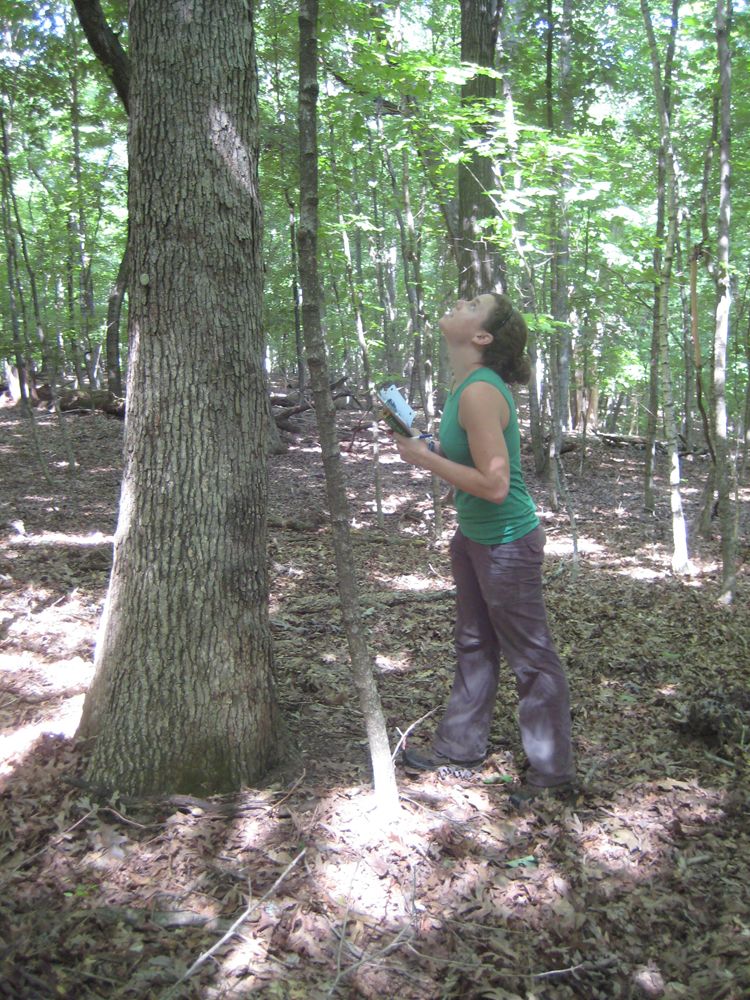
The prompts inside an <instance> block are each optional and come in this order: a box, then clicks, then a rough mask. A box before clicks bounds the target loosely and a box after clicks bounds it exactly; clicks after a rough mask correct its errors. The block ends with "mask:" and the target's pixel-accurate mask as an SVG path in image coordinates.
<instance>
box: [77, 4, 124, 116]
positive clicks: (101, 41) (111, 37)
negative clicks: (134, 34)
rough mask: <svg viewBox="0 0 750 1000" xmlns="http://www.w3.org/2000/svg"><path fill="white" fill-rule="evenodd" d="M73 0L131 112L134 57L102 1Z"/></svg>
mask: <svg viewBox="0 0 750 1000" xmlns="http://www.w3.org/2000/svg"><path fill="white" fill-rule="evenodd" d="M73 3H74V4H75V8H76V11H77V13H78V20H79V21H80V22H81V27H82V28H83V30H84V33H85V35H86V38H87V39H88V42H89V45H90V46H91V48H92V49H93V52H94V55H95V56H96V58H97V59H98V60H99V62H100V63H101V64H102V66H104V68H105V70H106V71H107V74H108V76H109V77H110V79H111V80H112V84H113V86H114V88H115V91H116V93H117V96H118V97H119V98H120V100H121V101H122V103H123V105H124V107H125V110H126V111H129V108H128V91H129V89H130V60H129V59H128V56H127V53H126V52H125V50H124V49H123V47H122V45H121V44H120V39H119V38H118V36H117V35H116V34H115V32H114V31H113V30H112V28H111V27H110V26H109V23H108V21H107V19H106V18H105V16H104V13H103V11H102V8H101V4H100V3H99V0H73Z"/></svg>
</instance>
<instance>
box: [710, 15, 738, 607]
mask: <svg viewBox="0 0 750 1000" xmlns="http://www.w3.org/2000/svg"><path fill="white" fill-rule="evenodd" d="M731 12H732V5H731V0H717V4H716V42H717V49H718V57H719V92H720V99H719V104H720V112H719V161H720V167H719V230H718V248H717V254H716V265H717V280H718V293H719V294H718V301H717V303H716V328H715V333H714V414H715V429H714V438H715V442H716V487H717V491H718V494H719V524H720V527H721V556H722V571H721V593H720V599H721V601H722V602H723V603H725V604H731V603H732V601H733V600H734V592H735V589H736V585H737V568H736V565H735V560H736V528H735V520H734V516H733V513H732V480H733V475H732V470H731V468H730V448H729V439H728V419H727V401H726V370H727V348H728V343H729V308H730V303H731V286H730V276H729V263H730V257H729V222H730V217H731V201H730V198H731V193H730V178H731V106H732V64H731V55H730V50H729V30H730V27H729V26H730V21H731Z"/></svg>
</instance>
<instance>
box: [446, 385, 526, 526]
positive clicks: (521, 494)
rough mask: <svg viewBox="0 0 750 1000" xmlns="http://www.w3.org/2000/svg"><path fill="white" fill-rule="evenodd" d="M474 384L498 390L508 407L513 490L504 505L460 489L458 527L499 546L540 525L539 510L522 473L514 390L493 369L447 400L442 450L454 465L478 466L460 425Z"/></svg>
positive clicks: (507, 434)
mask: <svg viewBox="0 0 750 1000" xmlns="http://www.w3.org/2000/svg"><path fill="white" fill-rule="evenodd" d="M472 382H489V384H490V385H494V386H495V388H496V389H498V390H499V391H500V392H501V393H502V394H503V396H504V397H505V400H506V402H507V404H508V409H509V410H510V420H509V421H508V426H507V427H506V428H505V430H504V431H503V433H504V435H505V443H506V445H507V446H508V457H509V458H510V488H509V489H508V495H507V497H506V498H505V500H503V502H502V503H499V504H498V503H491V502H490V501H489V500H483V499H481V497H475V496H474V495H473V494H471V493H466V492H464V491H463V490H459V489H457V490H456V512H457V514H458V525H459V527H460V529H461V531H462V532H463V534H464V535H466V537H467V538H470V539H471V540H472V541H474V542H480V543H481V544H482V545H498V544H500V543H502V542H514V541H515V540H516V539H517V538H523V536H524V535H527V534H528V533H529V532H530V531H533V530H534V528H536V526H537V525H538V524H539V518H538V517H537V516H536V507H535V505H534V501H533V500H532V499H531V495H530V494H529V491H528V490H527V489H526V484H525V483H524V479H523V472H522V471H521V433H520V431H519V428H518V414H517V413H516V404H515V402H514V401H513V396H512V395H511V391H510V389H509V388H508V386H507V385H506V384H505V382H504V381H503V380H502V379H501V378H500V376H499V375H498V374H497V373H496V372H494V371H492V369H491V368H479V369H477V371H475V372H472V373H471V375H469V376H468V377H467V378H465V379H464V381H463V382H462V383H461V384H460V385H459V386H458V387H457V388H456V389H454V390H453V392H452V393H450V395H449V396H448V398H447V400H446V401H445V408H444V410H443V416H442V419H441V421H440V450H441V451H442V453H443V454H444V455H445V457H446V458H449V459H450V460H451V462H459V463H460V464H461V465H470V466H474V462H473V461H472V457H471V451H470V449H469V439H468V437H467V434H466V431H465V430H464V429H463V427H461V425H460V424H459V422H458V404H459V400H460V399H461V393H462V392H463V391H464V389H465V388H466V386H467V385H471V383H472Z"/></svg>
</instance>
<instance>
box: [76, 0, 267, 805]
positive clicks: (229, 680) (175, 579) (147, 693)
mask: <svg viewBox="0 0 750 1000" xmlns="http://www.w3.org/2000/svg"><path fill="white" fill-rule="evenodd" d="M130 38H131V53H130V54H131V61H132V77H131V81H130V90H129V99H130V191H129V206H128V207H129V212H130V225H131V242H130V252H131V254H132V257H131V267H132V270H131V273H132V275H133V281H132V290H131V295H130V323H129V334H130V343H131V357H130V366H129V372H128V400H129V407H128V418H127V425H126V433H125V472H124V479H123V486H122V496H121V502H120V515H119V521H118V526H117V533H116V538H115V555H114V565H113V570H112V578H111V581H110V587H109V592H108V595H107V600H106V605H105V610H104V615H103V620H102V625H101V630H100V635H99V640H98V643H97V649H96V656H95V668H96V672H95V678H94V682H93V685H92V687H91V689H90V691H89V694H88V696H87V698H86V701H85V705H84V711H83V717H82V720H81V725H80V729H79V734H80V735H81V736H82V737H85V738H94V739H93V741H92V754H91V758H90V764H89V771H88V773H89V777H90V779H91V780H92V781H94V782H95V783H96V784H98V785H102V786H105V787H110V788H116V789H119V790H120V791H123V792H127V793H129V794H142V793H151V792H167V791H169V792H174V791H180V792H200V793H204V794H205V793H206V792H219V791H228V790H232V789H237V788H239V787H241V786H242V785H243V784H246V783H250V782H253V781H255V780H257V779H258V778H259V777H260V776H261V775H262V774H263V773H264V772H265V771H266V770H267V769H268V767H269V766H270V765H271V764H272V763H273V762H274V759H275V754H276V745H277V737H278V714H277V710H276V704H275V697H274V689H273V681H272V652H271V641H270V628H269V622H268V611H267V597H268V593H267V592H268V584H267V574H266V568H265V566H266V522H265V517H266V495H267V491H266V458H265V455H266V436H267V430H266V398H265V392H264V384H263V367H262V365H263V356H262V332H261V295H262V261H261V215H260V202H259V195H258V179H257V153H258V151H257V144H258V122H257V110H256V87H257V78H256V72H255V62H254V37H253V20H252V13H251V12H249V11H248V6H247V4H246V3H245V2H244V0H225V2H224V3H222V4H212V5H203V4H193V5H191V6H190V7H185V6H183V5H180V4H174V3H172V2H171V0H148V2H146V0H131V4H130Z"/></svg>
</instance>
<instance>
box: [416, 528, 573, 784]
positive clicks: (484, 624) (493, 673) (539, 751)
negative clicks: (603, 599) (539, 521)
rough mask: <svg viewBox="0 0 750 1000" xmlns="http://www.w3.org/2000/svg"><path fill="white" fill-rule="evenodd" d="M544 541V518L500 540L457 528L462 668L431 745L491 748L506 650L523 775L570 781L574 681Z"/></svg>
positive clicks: (450, 751)
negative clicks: (553, 623) (548, 601)
mask: <svg viewBox="0 0 750 1000" xmlns="http://www.w3.org/2000/svg"><path fill="white" fill-rule="evenodd" d="M544 543H545V535H544V530H543V529H542V528H541V526H540V527H538V528H535V529H534V530H533V531H531V532H530V533H529V534H528V535H525V536H524V537H523V538H519V539H518V540H517V541H515V542H507V543H505V544H501V545H481V544H480V543H478V542H472V541H470V540H469V539H468V538H466V537H465V536H464V535H463V534H462V533H461V531H460V530H459V531H457V532H456V534H455V535H454V537H453V540H452V541H451V563H452V568H453V579H454V580H455V583H456V605H457V609H456V635H455V640H456V657H457V663H456V674H455V677H454V680H453V690H452V692H451V696H450V699H449V701H448V705H447V708H446V710H445V715H444V717H443V720H442V722H441V723H440V725H439V727H438V729H437V732H436V734H435V739H434V742H433V745H434V749H435V750H437V751H439V752H440V753H442V754H446V755H447V756H448V757H451V758H453V759H454V760H466V761H469V760H476V759H478V758H481V757H483V756H484V755H485V754H486V752H487V739H488V736H489V731H490V724H491V722H492V713H493V711H494V707H495V694H496V692H497V684H498V676H499V660H500V653H502V654H503V656H504V657H505V659H506V660H507V661H508V663H509V665H510V667H511V669H512V670H513V672H514V674H515V676H516V687H517V690H518V698H519V702H518V715H519V724H520V727H521V739H522V741H523V748H524V750H525V752H526V756H527V758H528V762H529V765H530V766H529V770H528V771H527V773H526V775H525V780H526V781H527V782H528V783H529V784H532V785H540V786H553V785H559V784H562V783H563V782H566V781H570V780H571V778H572V777H573V774H574V765H573V751H572V746H571V739H570V695H569V692H568V682H567V679H566V677H565V672H564V670H563V667H562V664H561V663H560V659H559V657H558V655H557V651H556V650H555V645H554V642H553V640H552V636H551V635H550V632H549V627H548V625H547V612H546V609H545V607H544V597H543V595H542V562H543V560H544Z"/></svg>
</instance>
